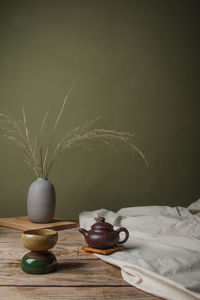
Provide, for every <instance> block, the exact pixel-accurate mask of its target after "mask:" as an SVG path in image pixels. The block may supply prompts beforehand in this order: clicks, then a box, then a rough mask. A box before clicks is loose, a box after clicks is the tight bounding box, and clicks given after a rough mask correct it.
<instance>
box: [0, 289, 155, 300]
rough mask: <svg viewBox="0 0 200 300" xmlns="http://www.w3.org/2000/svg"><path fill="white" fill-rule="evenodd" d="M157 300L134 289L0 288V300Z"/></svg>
mask: <svg viewBox="0 0 200 300" xmlns="http://www.w3.org/2000/svg"><path fill="white" fill-rule="evenodd" d="M5 299H7V300H35V299H41V300H47V299H48V300H50V299H54V300H55V299H56V300H57V299H58V300H62V299H65V300H66V299H70V300H71V299H77V300H79V299H88V300H94V299H96V300H108V299H109V300H111V299H115V300H116V299H120V300H123V299H126V300H133V299H134V300H159V299H161V298H158V297H155V296H152V295H149V294H146V293H144V292H142V291H140V290H137V289H136V288H134V287H73V288H72V287H50V288H49V287H25V288H24V287H0V300H5Z"/></svg>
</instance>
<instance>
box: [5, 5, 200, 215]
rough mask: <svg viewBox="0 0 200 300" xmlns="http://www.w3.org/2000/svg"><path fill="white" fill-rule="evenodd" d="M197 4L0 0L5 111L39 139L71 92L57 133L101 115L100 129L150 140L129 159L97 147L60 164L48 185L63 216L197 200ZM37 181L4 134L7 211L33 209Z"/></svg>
mask: <svg viewBox="0 0 200 300" xmlns="http://www.w3.org/2000/svg"><path fill="white" fill-rule="evenodd" d="M199 8H200V1H198V0H197V1H192V0H188V1H181V0H180V1H176V0H173V1H164V0H163V1H162V0H157V1H156V0H132V1H131V0H130V1H129V0H124V1H118V0H113V1H111V0H106V1H102V0H99V1H97V0H96V1H95V0H91V1H87V0H80V1H77V0H69V1H68V0H65V1H64V0H63V1H62V0H54V1H51V0H48V1H47V0H43V1H41V0H36V1H35V0H34V1H30V0H29V1H27V0H26V1H25V0H24V1H23V0H18V1H15V0H11V1H7V0H5V1H0V22H1V24H0V110H4V109H5V108H7V109H8V110H9V111H11V112H13V114H15V115H18V116H20V114H21V111H22V107H23V105H24V106H25V110H26V113H27V116H28V119H29V120H30V126H31V128H32V130H33V131H34V132H37V131H38V129H39V127H40V125H41V120H42V117H43V115H44V113H45V111H46V109H47V108H50V118H49V121H48V127H50V124H51V123H52V122H53V121H54V120H55V116H56V113H57V112H58V109H59V107H60V105H61V103H62V101H63V98H64V97H65V94H66V92H67V91H68V90H69V88H70V86H71V84H74V89H73V92H72V95H71V97H70V102H69V104H68V105H67V106H66V108H65V111H64V115H63V118H62V122H61V124H60V127H59V129H58V135H59V136H61V135H62V133H64V131H65V129H68V128H73V127H76V126H78V125H80V124H82V123H83V122H84V121H85V120H87V119H88V120H91V119H94V118H95V117H96V116H98V115H101V116H102V118H101V119H100V120H99V121H98V122H97V124H96V126H97V127H99V128H102V127H103V128H113V129H116V130H120V129H123V130H126V131H130V132H131V131H134V132H136V133H137V134H138V135H141V136H143V138H142V139H137V140H136V144H137V145H138V146H139V147H140V148H141V149H142V151H143V152H144V153H145V154H146V157H147V159H148V161H149V164H150V168H147V167H146V166H145V164H144V162H143V161H142V160H141V158H140V157H139V156H138V155H135V157H134V158H133V159H132V158H131V156H130V154H129V152H127V151H124V150H123V149H122V150H121V152H120V155H118V154H116V153H114V152H112V150H111V149H109V148H106V146H103V145H101V144H98V145H96V146H95V150H94V151H92V152H90V151H84V150H78V149H74V150H73V151H69V152H68V153H65V154H64V155H63V156H62V157H60V158H59V159H58V161H57V163H56V165H55V167H54V169H53V170H52V173H51V175H50V177H49V180H50V181H52V182H53V183H54V185H55V187H56V192H57V211H56V215H57V216H58V217H77V216H78V214H79V212H81V211H83V210H94V209H98V208H101V207H104V208H107V209H111V210H114V211H116V210H118V209H119V208H121V207H126V206H135V205H172V206H174V205H181V206H186V205H189V204H190V203H191V202H193V201H195V200H197V198H198V197H199V194H200V192H199V182H200V181H199V178H198V175H199V174H198V173H199V163H200V158H199V152H200V151H199V150H200V146H199V137H200V134H199V108H200V103H199V95H200V92H199V78H198V76H199V50H200V45H199V33H200V32H199V31H200V30H199V29H200V21H199ZM33 180H34V175H33V174H32V172H31V170H29V168H28V167H27V166H26V165H25V164H24V162H23V155H22V153H21V151H20V150H19V149H18V148H17V146H15V145H13V144H10V143H9V142H7V141H5V140H4V139H3V138H0V216H1V217H3V216H16V215H24V214H26V193H27V189H28V186H29V185H30V183H31V182H32V181H33Z"/></svg>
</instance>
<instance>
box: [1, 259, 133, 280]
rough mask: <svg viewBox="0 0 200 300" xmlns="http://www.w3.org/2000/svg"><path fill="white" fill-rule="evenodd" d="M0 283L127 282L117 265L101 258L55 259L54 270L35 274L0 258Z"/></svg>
mask: <svg viewBox="0 0 200 300" xmlns="http://www.w3.org/2000/svg"><path fill="white" fill-rule="evenodd" d="M0 285H25V286H26V285H31V286H86V285H87V286H116V285H122V286H124V285H127V286H128V283H126V282H125V281H124V280H123V279H122V276H121V271H120V269H119V268H117V267H115V266H112V265H110V264H107V263H105V262H103V261H101V260H61V261H59V260H58V267H57V270H56V272H54V273H50V274H45V275H40V276H35V275H31V274H26V273H24V272H23V271H22V270H21V268H20V260H18V261H12V260H10V261H8V260H7V261H5V260H2V261H0Z"/></svg>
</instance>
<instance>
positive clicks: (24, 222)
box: [0, 216, 77, 231]
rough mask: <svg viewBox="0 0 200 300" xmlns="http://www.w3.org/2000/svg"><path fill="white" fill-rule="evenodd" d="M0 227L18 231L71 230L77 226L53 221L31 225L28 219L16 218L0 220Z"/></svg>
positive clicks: (61, 221)
mask: <svg viewBox="0 0 200 300" xmlns="http://www.w3.org/2000/svg"><path fill="white" fill-rule="evenodd" d="M0 226H5V227H8V228H13V229H18V230H22V231H24V230H33V229H44V228H49V229H56V230H63V229H67V228H73V227H76V226H77V222H74V221H69V220H62V219H54V220H53V221H52V222H49V223H32V222H31V221H29V219H28V217H27V216H25V217H16V218H0Z"/></svg>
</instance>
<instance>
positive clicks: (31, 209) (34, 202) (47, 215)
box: [27, 178, 56, 223]
mask: <svg viewBox="0 0 200 300" xmlns="http://www.w3.org/2000/svg"><path fill="white" fill-rule="evenodd" d="M55 205H56V194H55V189H54V186H53V184H52V183H51V182H49V181H48V180H47V179H44V178H38V179H37V180H36V181H34V182H33V183H32V184H31V185H30V187H29V190H28V197H27V214H28V217H29V219H30V221H31V222H33V223H48V222H51V221H52V220H53V217H54V213H55Z"/></svg>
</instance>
